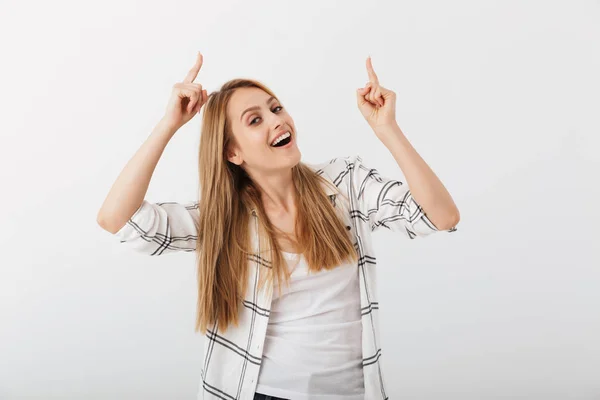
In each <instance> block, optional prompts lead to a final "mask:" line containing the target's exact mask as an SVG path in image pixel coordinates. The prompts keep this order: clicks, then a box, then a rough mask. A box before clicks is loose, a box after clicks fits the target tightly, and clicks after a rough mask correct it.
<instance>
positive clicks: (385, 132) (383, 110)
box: [356, 57, 460, 230]
mask: <svg viewBox="0 0 600 400" xmlns="http://www.w3.org/2000/svg"><path fill="white" fill-rule="evenodd" d="M367 72H368V74H369V82H368V83H367V84H366V85H365V87H364V88H361V89H358V90H357V93H356V95H357V102H358V108H359V109H360V111H361V113H362V115H363V116H364V117H365V119H366V120H367V123H368V124H369V126H370V127H371V129H373V132H375V135H377V137H378V138H379V140H381V142H382V143H383V144H384V145H385V147H387V149H388V150H389V151H390V152H391V153H392V156H393V157H394V159H395V160H396V162H397V163H398V166H399V167H400V169H401V170H402V173H403V174H404V177H405V178H406V181H407V183H408V187H409V188H410V192H411V194H412V196H413V199H414V200H415V201H416V202H417V203H418V204H419V205H420V206H421V207H422V208H423V211H424V212H425V214H426V215H427V217H428V218H429V219H430V220H431V222H432V223H433V224H434V225H435V226H436V227H437V228H438V229H439V230H445V229H450V228H452V227H454V226H456V225H457V224H458V222H459V220H460V212H459V211H458V208H457V207H456V204H454V200H453V199H452V196H450V193H448V190H446V188H445V187H444V184H443V183H442V182H441V181H440V180H439V178H438V177H437V176H436V175H435V173H434V172H433V170H432V169H431V168H430V167H429V165H427V163H426V162H425V160H423V158H421V156H420V155H419V153H417V151H416V150H415V149H414V147H413V146H412V145H411V144H410V142H409V141H408V139H407V138H406V136H405V135H404V133H403V132H402V130H401V129H400V126H399V125H398V123H397V122H396V115H395V114H396V94H395V93H394V92H393V91H391V90H389V89H386V88H384V87H382V86H381V85H380V84H379V80H378V78H377V75H376V74H375V71H374V70H373V65H372V63H371V58H370V57H369V58H367Z"/></svg>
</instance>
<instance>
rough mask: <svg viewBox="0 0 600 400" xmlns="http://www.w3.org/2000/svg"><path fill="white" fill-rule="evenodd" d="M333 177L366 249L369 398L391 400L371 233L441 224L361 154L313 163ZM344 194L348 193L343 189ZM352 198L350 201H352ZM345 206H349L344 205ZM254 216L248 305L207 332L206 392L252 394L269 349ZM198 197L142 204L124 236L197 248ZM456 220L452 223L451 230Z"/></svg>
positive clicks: (171, 247) (363, 283)
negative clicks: (231, 321)
mask: <svg viewBox="0 0 600 400" xmlns="http://www.w3.org/2000/svg"><path fill="white" fill-rule="evenodd" d="M306 165H308V166H309V167H311V168H313V169H314V170H315V171H317V173H319V174H321V175H322V176H324V177H326V178H327V179H328V180H329V181H331V182H333V183H334V184H335V186H336V187H337V190H335V191H334V190H332V189H330V188H329V187H328V186H326V185H325V186H323V187H324V188H325V190H326V193H327V195H328V196H329V198H330V199H331V201H332V203H333V205H334V206H335V207H336V209H338V211H340V213H339V215H340V216H342V217H343V218H344V223H345V225H346V228H347V229H348V230H350V231H351V233H352V237H353V238H354V239H355V240H354V245H355V248H356V249H357V251H358V255H359V260H358V263H357V268H358V273H359V281H360V303H361V314H362V354H363V357H362V367H363V376H364V384H365V399H369V400H374V399H381V400H385V399H387V398H388V393H387V392H386V388H385V379H384V375H383V372H382V367H381V364H382V363H381V357H382V350H381V340H380V334H379V302H378V293H377V290H376V288H377V276H376V272H377V270H376V258H375V253H374V251H373V245H372V240H371V233H372V232H374V231H376V230H378V229H380V228H387V229H389V230H391V231H393V232H398V233H400V234H403V235H405V236H406V237H407V238H410V239H414V238H415V237H418V236H426V235H429V234H431V233H434V232H438V229H437V228H436V227H435V226H434V225H433V223H432V222H431V221H430V220H429V219H428V218H427V216H426V215H425V214H424V212H423V209H422V208H421V207H420V206H419V205H418V204H417V203H416V202H415V200H414V199H413V198H412V195H411V193H410V190H409V188H408V186H407V185H406V184H404V183H403V182H401V181H399V180H395V179H389V178H385V177H382V176H381V175H379V173H378V171H377V170H376V169H373V168H371V167H368V166H366V165H365V163H364V162H363V160H362V158H361V157H360V156H359V155H355V156H348V157H338V158H334V159H331V160H329V161H327V162H324V163H321V164H315V165H311V164H306ZM338 194H343V196H337V195H338ZM346 199H347V201H346ZM340 207H342V208H341V209H340ZM251 215H252V216H253V217H254V221H253V223H251V224H250V229H251V237H252V244H253V246H254V247H253V248H254V249H255V250H256V254H253V255H251V256H250V257H249V259H248V262H249V268H250V272H249V279H248V284H247V285H248V290H247V294H246V298H245V300H244V303H243V306H244V307H243V308H242V309H241V312H240V324H239V327H234V326H233V325H231V326H229V327H228V329H227V330H226V331H225V332H221V331H219V330H218V329H217V326H216V324H215V325H214V326H213V327H212V328H211V329H209V330H208V331H207V332H206V335H205V340H204V360H203V365H202V368H201V380H200V387H199V391H198V399H224V400H252V399H253V398H254V393H255V389H256V385H257V380H258V375H259V369H260V365H261V357H262V350H263V345H264V341H265V334H266V330H267V325H268V322H269V313H270V305H271V300H272V291H269V290H267V289H263V290H259V289H258V286H257V283H258V278H259V274H260V273H261V270H263V271H264V268H268V267H269V266H268V261H266V260H264V259H262V258H261V257H259V254H260V253H259V251H260V241H259V240H258V235H257V232H258V231H257V224H258V217H257V214H256V213H255V211H254V210H252V213H251ZM197 221H198V202H189V203H185V204H184V203H173V202H171V203H150V202H148V201H146V200H144V201H143V203H142V205H141V206H140V208H139V209H138V210H137V211H136V212H135V214H134V215H133V216H132V217H131V218H130V220H129V221H128V222H127V223H126V224H125V225H124V226H123V228H121V229H120V230H119V231H118V232H117V233H116V234H115V235H116V236H117V237H118V238H120V240H121V242H122V243H124V244H126V245H128V246H131V248H133V249H135V250H136V251H139V252H142V253H144V254H148V255H163V254H167V253H169V252H174V251H195V250H196V239H197V228H196V226H197V225H196V224H197ZM455 230H456V228H451V229H448V230H447V231H448V232H453V231H455Z"/></svg>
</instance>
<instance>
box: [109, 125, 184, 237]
mask: <svg viewBox="0 0 600 400" xmlns="http://www.w3.org/2000/svg"><path fill="white" fill-rule="evenodd" d="M175 132H176V128H175V127H174V126H173V125H172V124H171V123H170V122H169V121H168V120H166V119H161V120H160V121H159V123H158V124H157V125H156V127H155V128H154V129H153V130H152V133H151V134H150V136H149V137H148V139H146V141H145V142H144V144H142V146H141V147H140V148H139V149H138V151H137V152H136V153H135V155H134V156H133V157H132V158H131V159H130V160H129V162H128V163H127V164H126V165H125V168H123V170H122V171H121V173H120V174H119V176H118V177H117V180H116V181H115V183H114V184H113V185H112V187H111V189H110V191H109V192H108V195H107V196H106V199H105V200H104V203H103V204H102V207H101V208H100V211H99V212H98V217H97V221H98V224H99V225H100V226H101V227H102V228H103V229H105V230H107V231H108V232H110V233H112V234H115V233H117V232H118V231H119V230H120V229H121V228H122V227H123V226H124V225H125V223H126V222H127V221H128V220H129V219H130V218H131V216H133V214H134V213H135V212H136V211H137V210H138V209H139V208H140V206H141V205H142V202H143V201H144V197H145V196H146V192H147V191H148V186H149V185H150V179H151V178H152V174H153V173H154V169H155V168H156V165H157V164H158V160H160V157H161V156H162V154H163V151H164V150H165V147H167V144H168V143H169V140H171V138H172V137H173V135H174V134H175Z"/></svg>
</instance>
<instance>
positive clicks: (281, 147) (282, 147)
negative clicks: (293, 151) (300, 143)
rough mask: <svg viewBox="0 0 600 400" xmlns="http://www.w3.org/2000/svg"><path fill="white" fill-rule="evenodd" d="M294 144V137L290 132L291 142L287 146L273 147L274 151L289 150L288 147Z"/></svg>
mask: <svg viewBox="0 0 600 400" xmlns="http://www.w3.org/2000/svg"><path fill="white" fill-rule="evenodd" d="M292 143H294V135H292V134H291V132H290V142H289V143H288V144H286V145H285V146H279V147H273V146H271V147H273V148H274V149H287V148H288V147H290V146H291V145H292Z"/></svg>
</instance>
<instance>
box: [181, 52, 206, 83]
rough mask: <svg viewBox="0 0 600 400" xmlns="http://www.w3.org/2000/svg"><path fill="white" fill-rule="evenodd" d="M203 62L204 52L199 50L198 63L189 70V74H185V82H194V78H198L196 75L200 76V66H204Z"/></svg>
mask: <svg viewBox="0 0 600 400" xmlns="http://www.w3.org/2000/svg"><path fill="white" fill-rule="evenodd" d="M202 62H203V57H202V53H200V52H198V56H197V58H196V64H194V66H193V67H192V69H190V72H188V73H187V75H186V76H185V79H184V80H183V82H184V83H192V82H194V79H196V77H197V76H198V72H199V71H200V68H202Z"/></svg>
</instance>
